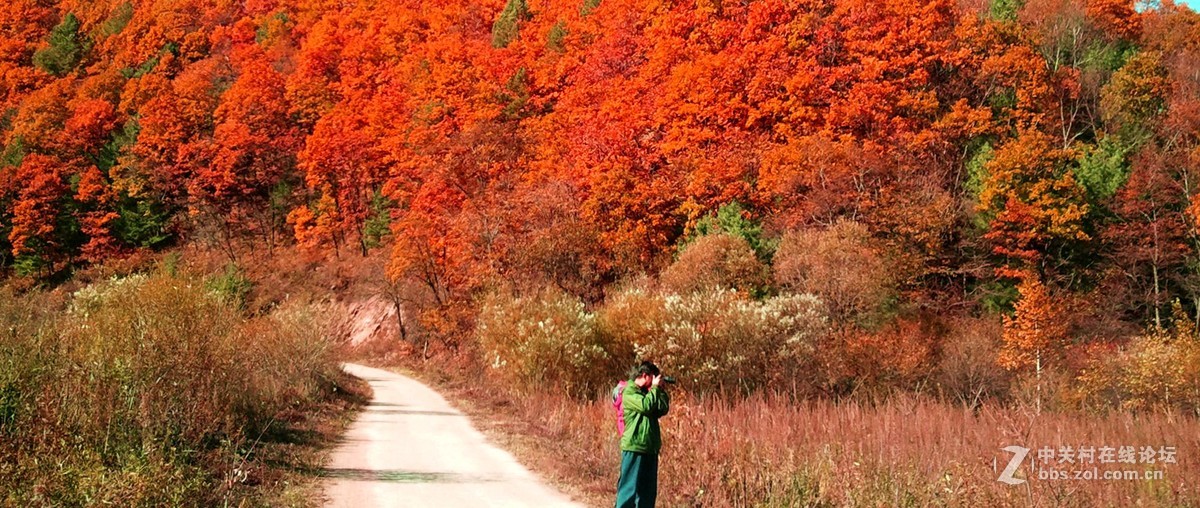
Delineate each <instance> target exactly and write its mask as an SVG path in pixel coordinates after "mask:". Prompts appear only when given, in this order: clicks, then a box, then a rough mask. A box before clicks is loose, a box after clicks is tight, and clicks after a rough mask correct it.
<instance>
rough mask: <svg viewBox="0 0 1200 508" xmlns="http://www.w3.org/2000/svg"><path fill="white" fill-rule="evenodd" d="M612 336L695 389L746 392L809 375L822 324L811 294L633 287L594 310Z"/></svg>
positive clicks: (818, 308)
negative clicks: (660, 291)
mask: <svg viewBox="0 0 1200 508" xmlns="http://www.w3.org/2000/svg"><path fill="white" fill-rule="evenodd" d="M600 315H601V318H600V320H601V322H602V323H603V325H602V329H603V330H605V331H606V332H607V333H613V334H614V339H613V342H614V343H618V344H621V343H625V344H629V345H630V346H631V347H632V348H633V350H634V352H635V353H636V356H637V357H638V358H642V359H649V360H652V361H654V362H656V363H658V364H659V366H660V367H662V368H664V369H665V370H667V371H668V372H672V373H674V374H676V375H678V376H679V377H680V379H681V380H682V381H684V382H685V383H686V384H687V386H688V388H689V389H691V390H695V391H700V392H703V391H719V392H732V391H740V392H750V391H753V390H756V389H758V388H759V387H761V386H763V384H764V383H767V382H768V381H774V382H780V383H791V384H792V385H793V386H794V385H795V384H797V383H796V380H797V379H800V378H803V379H805V380H807V379H808V377H809V376H811V372H812V368H811V367H812V366H813V364H812V361H813V358H814V352H815V351H816V349H817V347H818V340H819V338H820V337H821V336H822V334H823V332H824V329H825V318H824V311H823V307H822V306H821V302H820V301H819V300H818V299H817V298H816V297H814V296H812V295H783V296H778V297H774V298H770V299H767V300H765V301H761V302H759V301H754V300H751V299H749V298H747V297H746V296H745V295H743V294H740V293H738V292H735V291H732V290H728V289H720V288H717V289H708V290H702V291H698V292H693V293H688V294H684V295H666V296H664V295H656V294H653V293H650V292H648V291H647V290H646V289H645V288H644V287H635V288H632V289H628V290H626V291H625V292H623V293H621V294H618V295H615V296H614V297H613V298H612V299H610V301H609V302H608V303H607V304H606V305H605V306H604V307H603V308H602V309H601V310H600Z"/></svg>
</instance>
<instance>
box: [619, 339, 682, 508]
mask: <svg viewBox="0 0 1200 508" xmlns="http://www.w3.org/2000/svg"><path fill="white" fill-rule="evenodd" d="M662 379H663V377H662V373H661V372H660V371H659V370H658V366H657V365H654V364H653V363H651V362H642V364H641V365H639V366H638V367H637V370H636V371H635V372H634V376H633V377H632V379H630V380H629V383H627V384H626V386H625V391H624V392H622V393H621V398H622V404H621V406H622V408H623V410H624V413H625V430H624V432H623V433H622V434H621V474H620V476H619V477H618V478H617V505H616V508H654V501H655V499H656V498H657V497H658V452H659V450H660V449H661V448H662V433H661V432H660V431H659V427H658V419H659V418H662V417H663V416H665V415H666V414H667V410H668V409H669V407H670V404H671V397H670V395H669V394H667V390H666V389H665V388H663V387H662V386H660V385H661V383H662Z"/></svg>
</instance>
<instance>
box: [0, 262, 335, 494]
mask: <svg viewBox="0 0 1200 508" xmlns="http://www.w3.org/2000/svg"><path fill="white" fill-rule="evenodd" d="M3 296H4V297H0V330H3V331H5V332H6V333H0V432H2V433H3V434H4V435H5V438H4V439H3V440H0V492H3V494H0V501H2V502H0V504H14V505H81V504H115V505H122V506H134V505H138V506H142V505H170V506H180V505H211V504H219V502H220V501H221V500H222V499H224V500H226V501H229V498H228V497H225V496H227V495H230V491H229V490H228V487H229V486H230V485H232V484H231V483H226V482H225V480H226V479H227V477H226V475H228V474H229V472H230V470H231V469H232V468H233V466H234V465H236V464H237V463H239V461H240V460H241V458H242V457H245V456H246V454H247V453H248V449H249V448H250V447H251V446H252V441H254V440H255V439H256V437H257V436H260V435H262V433H263V432H264V431H266V430H269V429H271V428H274V427H276V425H277V422H276V416H277V415H278V414H280V413H281V412H282V411H284V410H286V409H289V408H296V407H297V406H299V405H304V404H310V403H314V402H315V401H317V400H319V398H320V397H322V396H323V395H324V394H327V393H328V392H327V389H328V388H329V386H330V384H329V382H328V380H329V379H332V378H331V376H332V375H333V373H334V372H336V370H337V368H338V367H337V365H336V363H335V362H334V359H333V358H332V355H331V354H330V348H329V346H330V342H329V340H328V337H327V336H326V334H325V330H326V327H325V324H324V322H323V321H322V319H321V318H319V317H318V316H321V315H322V313H320V312H317V311H314V310H311V309H308V308H304V307H287V306H285V307H283V308H281V309H278V310H277V311H276V312H275V313H273V314H271V315H269V316H264V317H261V318H257V319H255V320H249V321H247V320H244V319H243V318H242V317H241V313H240V311H239V310H238V309H237V308H235V307H234V306H233V305H231V304H230V303H229V302H227V301H225V300H224V299H221V298H218V297H216V296H214V295H213V294H211V293H210V292H209V291H208V290H207V289H206V288H205V287H204V284H202V283H200V282H198V281H195V280H190V279H180V278H175V277H170V276H164V275H153V276H135V277H129V278H124V279H115V280H113V281H110V282H106V283H101V284H97V285H93V286H89V287H87V288H85V289H83V290H81V291H79V292H77V293H76V294H75V295H73V297H72V298H71V301H70V302H69V304H68V305H67V306H66V309H65V311H63V312H61V313H59V314H57V315H55V316H53V317H51V315H50V314H49V312H50V311H49V310H41V309H43V308H45V307H46V305H45V303H44V300H45V298H46V297H45V296H41V295H37V294H34V295H32V296H23V297H19V298H15V297H14V298H10V296H11V295H3ZM51 310H53V309H51ZM45 457H54V460H51V461H48V460H44V458H45ZM234 504H236V502H235V503H234Z"/></svg>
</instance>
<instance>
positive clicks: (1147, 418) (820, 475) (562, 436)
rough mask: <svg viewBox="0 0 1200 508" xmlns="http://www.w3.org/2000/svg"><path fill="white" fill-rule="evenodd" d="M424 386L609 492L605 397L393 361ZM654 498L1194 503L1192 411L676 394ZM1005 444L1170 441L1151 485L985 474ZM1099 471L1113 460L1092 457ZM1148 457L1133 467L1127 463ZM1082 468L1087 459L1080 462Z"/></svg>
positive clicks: (613, 446) (710, 502) (614, 452)
mask: <svg viewBox="0 0 1200 508" xmlns="http://www.w3.org/2000/svg"><path fill="white" fill-rule="evenodd" d="M404 369H405V370H412V371H415V372H416V373H417V375H418V376H419V377H422V378H424V379H425V380H426V381H427V382H430V383H431V384H433V385H435V386H438V388H439V389H440V390H443V391H444V392H446V393H447V395H448V397H449V398H450V399H452V400H455V401H456V403H457V404H458V405H459V406H460V407H462V409H463V410H464V411H465V412H467V413H468V414H469V415H471V417H472V419H473V421H475V422H476V424H477V425H479V426H481V427H482V428H483V429H484V431H485V432H486V433H488V434H489V436H490V437H491V438H492V439H494V440H496V441H498V442H500V443H501V445H502V446H505V447H506V448H508V449H510V450H512V451H513V452H514V453H515V454H516V455H517V456H518V457H519V458H520V459H521V461H522V462H523V463H524V464H526V465H527V466H528V467H530V468H531V469H532V470H534V471H535V472H537V473H538V474H540V475H541V476H542V477H544V478H546V479H548V480H550V481H551V482H552V483H555V484H557V485H559V486H560V487H561V488H562V489H563V490H564V491H566V492H568V493H570V494H572V495H573V496H574V497H575V498H576V499H579V500H582V501H583V502H585V503H586V504H588V505H590V506H597V507H600V506H610V505H611V503H612V499H613V496H614V495H615V484H616V473H617V464H618V462H619V452H618V441H617V436H616V430H615V422H614V421H613V416H612V413H611V409H610V407H609V406H608V403H607V401H605V400H603V399H602V398H599V397H598V399H600V400H595V401H591V402H587V401H585V402H580V401H579V400H577V399H571V398H567V397H564V396H558V395H551V394H549V393H535V394H533V395H528V396H525V397H524V398H515V396H510V395H508V394H506V393H505V392H503V391H498V390H497V389H495V388H494V386H495V385H493V384H486V385H484V384H480V383H478V382H477V381H472V379H478V377H477V376H470V375H464V374H453V373H446V372H443V371H437V370H434V369H432V368H430V367H427V366H423V365H421V364H411V363H410V364H406V365H405V367H404ZM662 426H663V432H664V449H663V454H662V457H661V459H660V464H661V465H660V468H661V469H660V484H659V489H660V496H659V499H660V505H662V506H670V507H688V506H706V507H725V506H731V507H751V506H869V507H883V506H887V507H891V506H1046V507H1050V506H1056V507H1058V506H1068V507H1074V506H1078V507H1100V506H1130V505H1140V506H1198V505H1200V493H1198V492H1197V491H1196V488H1197V483H1196V481H1195V478H1200V421H1197V420H1196V418H1194V417H1189V416H1183V415H1180V414H1176V413H1164V412H1158V413H1139V414H1134V413H1128V412H1113V413H1109V414H1106V415H1084V414H1071V413H1048V412H1047V413H1041V414H1038V413H1036V412H1034V411H1032V410H1029V409H1024V408H1021V407H1003V406H999V405H984V406H983V407H981V408H978V409H975V410H972V409H969V408H966V407H963V406H960V405H955V404H948V403H943V402H941V401H939V400H937V399H935V398H933V397H929V396H918V395H903V394H902V395H898V396H894V397H892V398H890V399H888V400H886V401H884V402H880V403H875V404H866V403H858V402H834V401H831V400H813V401H808V402H803V403H799V404H797V403H793V402H791V401H790V400H789V399H788V398H786V397H783V396H774V395H769V394H760V395H755V396H751V397H748V398H739V399H727V398H721V397H710V398H704V399H701V398H697V397H693V396H689V395H688V394H686V393H677V394H675V397H674V399H673V402H672V409H671V413H670V414H669V415H668V416H667V417H665V418H664V419H663V420H662ZM1009 445H1021V446H1025V447H1028V448H1032V449H1034V450H1035V451H1034V452H1033V453H1034V454H1035V455H1034V456H1036V450H1037V449H1038V448H1040V447H1042V446H1053V447H1058V446H1063V445H1071V446H1080V445H1083V446H1097V447H1099V446H1105V445H1112V446H1121V445H1134V446H1142V445H1152V446H1155V447H1158V446H1175V447H1176V449H1177V460H1178V463H1177V464H1165V465H1162V466H1161V467H1160V469H1161V470H1162V471H1164V479H1163V480H1158V481H1129V480H1119V481H1084V480H1071V481H1050V480H1038V479H1036V478H1031V477H1030V476H1029V475H1030V469H1029V461H1028V459H1027V461H1026V463H1025V465H1024V466H1023V467H1022V468H1021V470H1020V471H1019V472H1018V473H1017V477H1018V478H1029V480H1028V481H1027V482H1026V483H1024V484H1022V485H1019V486H1009V485H1006V484H1003V483H1000V482H999V481H997V478H998V477H999V473H1000V470H1002V469H1004V467H1005V466H1006V465H1007V463H1008V460H1009V458H1010V457H1011V455H1010V454H1009V453H1007V452H1004V451H1001V448H1003V447H1005V446H1009ZM1097 467H1098V468H1099V469H1101V470H1107V469H1125V468H1122V467H1118V466H1117V465H1097ZM1145 467H1148V466H1144V465H1138V466H1136V467H1134V468H1135V469H1139V468H1145ZM1086 469H1090V466H1088V467H1086Z"/></svg>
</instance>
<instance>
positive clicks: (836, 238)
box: [774, 220, 894, 324]
mask: <svg viewBox="0 0 1200 508" xmlns="http://www.w3.org/2000/svg"><path fill="white" fill-rule="evenodd" d="M774 270H775V282H776V283H777V284H778V285H779V286H780V287H783V288H786V289H790V290H792V291H796V292H801V293H812V294H815V295H817V296H819V297H820V298H821V300H822V301H824V302H825V305H826V306H827V307H828V309H829V313H830V317H831V318H832V319H833V320H834V321H835V322H837V323H843V322H847V321H851V320H853V321H855V322H858V323H859V324H876V322H878V321H880V320H881V318H882V315H881V314H882V311H883V310H884V308H885V306H886V304H887V303H888V302H889V301H890V300H892V298H893V297H894V295H893V293H894V291H893V288H892V285H893V282H892V280H891V276H890V274H889V272H888V266H887V264H886V263H885V262H884V259H883V257H882V256H881V255H880V254H879V253H878V252H877V251H876V250H875V249H874V248H872V247H871V245H870V235H869V234H868V232H867V228H866V227H865V226H863V225H862V224H859V223H857V222H853V221H844V220H843V221H839V222H837V223H836V224H834V225H832V226H830V227H829V228H828V229H805V230H800V231H793V232H789V233H787V234H785V235H784V236H783V238H782V239H781V241H780V244H779V250H778V251H777V252H776V253H775V258H774Z"/></svg>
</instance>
